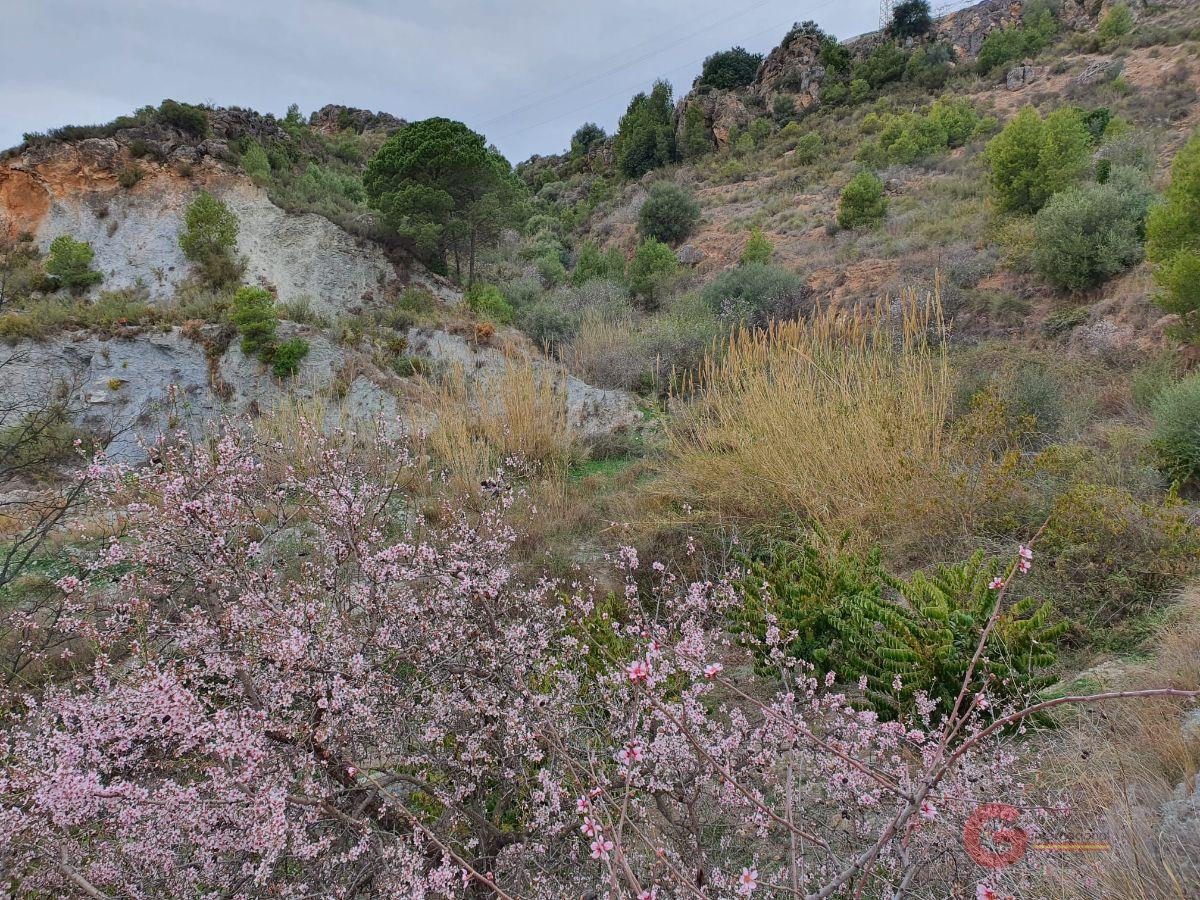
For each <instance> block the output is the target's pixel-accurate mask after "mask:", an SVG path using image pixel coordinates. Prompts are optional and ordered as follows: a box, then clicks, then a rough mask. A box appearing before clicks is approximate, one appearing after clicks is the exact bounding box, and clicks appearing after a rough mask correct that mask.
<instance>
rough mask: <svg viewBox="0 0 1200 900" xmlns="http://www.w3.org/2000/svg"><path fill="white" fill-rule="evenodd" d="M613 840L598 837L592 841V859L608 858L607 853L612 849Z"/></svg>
mask: <svg viewBox="0 0 1200 900" xmlns="http://www.w3.org/2000/svg"><path fill="white" fill-rule="evenodd" d="M612 848H613V842H612V841H610V840H606V839H605V838H602V837H598V838H596V840H594V841H592V859H608V854H609V853H610V852H611V851H612Z"/></svg>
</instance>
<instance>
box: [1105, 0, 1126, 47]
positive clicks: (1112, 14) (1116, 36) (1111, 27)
mask: <svg viewBox="0 0 1200 900" xmlns="http://www.w3.org/2000/svg"><path fill="white" fill-rule="evenodd" d="M1132 30H1133V14H1132V13H1130V11H1129V7H1128V6H1126V5H1125V4H1124V3H1118V4H1117V5H1116V6H1113V7H1110V8H1109V10H1108V12H1107V13H1105V14H1104V18H1103V19H1101V20H1100V27H1099V28H1097V29H1096V36H1097V37H1098V38H1100V43H1101V44H1102V45H1108V44H1112V43H1115V42H1116V41H1118V40H1120V39H1121V38H1123V37H1124V36H1125V35H1127V34H1129V32H1131V31H1132Z"/></svg>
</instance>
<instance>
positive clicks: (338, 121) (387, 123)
mask: <svg viewBox="0 0 1200 900" xmlns="http://www.w3.org/2000/svg"><path fill="white" fill-rule="evenodd" d="M308 124H309V125H311V126H312V127H313V128H315V129H317V131H320V132H322V133H324V134H337V133H338V132H339V131H345V130H346V129H350V130H352V131H356V132H358V133H359V134H367V133H370V132H373V131H383V132H388V133H391V132H393V131H399V130H400V129H401V128H403V127H404V126H405V125H407V124H408V122H406V121H405V120H404V119H398V118H396V117H395V116H393V115H391V114H390V113H385V112H372V111H371V110H369V109H358V108H356V107H353V106H341V105H339V104H336V103H330V104H327V105H326V106H322V107H321V108H320V109H318V110H317V111H316V112H314V113H313V114H312V115H310V116H309V117H308Z"/></svg>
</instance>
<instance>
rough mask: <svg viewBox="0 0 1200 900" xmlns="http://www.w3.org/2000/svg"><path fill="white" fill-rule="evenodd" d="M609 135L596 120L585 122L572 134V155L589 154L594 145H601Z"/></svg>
mask: <svg viewBox="0 0 1200 900" xmlns="http://www.w3.org/2000/svg"><path fill="white" fill-rule="evenodd" d="M606 140H608V135H607V134H605V133H604V129H603V128H601V127H600V126H599V125H597V124H596V123H595V122H585V123H584V124H582V125H580V126H579V128H577V129H576V130H575V133H574V134H573V135H571V155H572V156H574V157H580V156H587V154H588V151H590V150H591V149H592V148H593V147H599V146H600V145H601V144H603V143H604V142H605V141H606Z"/></svg>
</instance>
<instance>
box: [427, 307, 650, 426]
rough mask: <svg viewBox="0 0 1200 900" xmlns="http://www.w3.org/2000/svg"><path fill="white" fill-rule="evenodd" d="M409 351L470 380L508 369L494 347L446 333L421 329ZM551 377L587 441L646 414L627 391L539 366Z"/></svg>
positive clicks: (569, 415)
mask: <svg viewBox="0 0 1200 900" xmlns="http://www.w3.org/2000/svg"><path fill="white" fill-rule="evenodd" d="M409 347H410V348H411V349H412V350H413V351H414V352H417V353H420V354H422V355H424V356H427V357H429V358H430V359H431V360H433V361H434V363H436V364H439V365H443V366H453V367H458V368H459V369H460V370H461V371H462V373H463V375H464V376H465V377H466V378H467V379H469V380H473V381H475V380H484V381H486V380H487V379H489V378H494V377H495V376H496V375H498V374H499V373H500V372H501V371H502V370H503V368H504V363H505V358H504V354H503V353H502V352H501V351H500V350H497V349H496V348H493V347H476V346H473V345H472V344H471V343H470V342H468V341H467V340H466V339H465V338H463V337H460V336H458V335H454V334H449V333H447V332H445V331H430V330H427V329H417V330H414V331H413V332H411V333H410V334H409ZM535 365H537V366H538V367H539V368H541V369H543V370H544V371H546V372H547V374H549V375H550V376H551V377H554V378H560V377H562V378H563V388H564V390H565V392H566V401H567V415H568V417H569V419H570V422H571V424H572V425H574V426H575V427H576V428H578V429H579V431H580V433H581V434H583V435H584V436H585V437H597V436H599V435H604V434H611V433H613V432H617V431H624V430H628V429H630V428H634V427H636V426H637V425H638V424H640V423H641V421H642V413H641V411H640V410H639V409H638V407H637V402H636V401H635V399H634V398H633V397H632V396H631V395H629V394H626V393H625V392H623V391H611V390H605V389H603V388H597V387H592V386H591V385H589V384H586V383H584V382H583V381H580V380H579V379H578V378H576V377H575V376H574V375H566V376H565V377H563V373H562V372H561V370H560V369H559V368H558V367H557V366H553V365H552V364H550V363H547V362H541V361H538V362H536V363H535Z"/></svg>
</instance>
